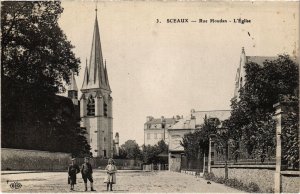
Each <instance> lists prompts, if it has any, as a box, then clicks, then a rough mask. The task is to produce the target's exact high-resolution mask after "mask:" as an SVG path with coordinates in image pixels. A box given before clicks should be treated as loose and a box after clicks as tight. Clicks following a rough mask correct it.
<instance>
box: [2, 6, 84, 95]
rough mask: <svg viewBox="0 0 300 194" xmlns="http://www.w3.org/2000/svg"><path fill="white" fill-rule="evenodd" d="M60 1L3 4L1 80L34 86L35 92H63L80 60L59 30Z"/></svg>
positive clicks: (76, 69) (61, 10)
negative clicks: (9, 79) (6, 78)
mask: <svg viewBox="0 0 300 194" xmlns="http://www.w3.org/2000/svg"><path fill="white" fill-rule="evenodd" d="M60 4H61V3H60V2H59V1H34V2H33V1H31V2H26V1H24V2H22V1H21V2H14V1H4V2H2V9H1V10H2V12H1V32H2V41H1V46H2V49H1V63H2V66H1V68H2V69H1V76H2V77H3V76H6V77H9V78H13V79H15V80H18V81H21V82H25V83H30V84H31V86H32V87H34V89H35V90H36V89H38V90H43V91H47V92H51V93H52V94H54V93H56V92H63V91H64V87H63V82H62V81H63V80H65V81H67V82H69V77H70V74H71V71H70V70H74V71H76V72H78V67H79V63H80V61H79V59H78V58H75V55H74V53H73V52H72V50H71V49H72V48H73V46H72V45H71V43H70V41H67V38H66V35H65V34H64V33H63V31H62V30H61V29H60V27H59V26H58V19H59V17H60V14H61V13H62V12H63V8H62V7H61V5H60Z"/></svg>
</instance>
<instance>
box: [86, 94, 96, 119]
mask: <svg viewBox="0 0 300 194" xmlns="http://www.w3.org/2000/svg"><path fill="white" fill-rule="evenodd" d="M87 115H88V116H95V100H94V99H93V97H92V96H90V97H89V99H88V103H87Z"/></svg>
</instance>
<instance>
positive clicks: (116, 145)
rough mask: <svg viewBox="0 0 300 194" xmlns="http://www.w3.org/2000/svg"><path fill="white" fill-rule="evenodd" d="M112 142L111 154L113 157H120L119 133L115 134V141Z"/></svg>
mask: <svg viewBox="0 0 300 194" xmlns="http://www.w3.org/2000/svg"><path fill="white" fill-rule="evenodd" d="M113 142H114V147H113V151H114V152H113V154H114V156H119V155H120V145H119V133H118V132H117V133H116V135H115V139H114V140H113Z"/></svg>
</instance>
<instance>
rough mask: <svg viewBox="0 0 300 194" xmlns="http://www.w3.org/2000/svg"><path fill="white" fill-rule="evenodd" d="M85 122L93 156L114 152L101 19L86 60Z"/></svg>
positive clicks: (82, 104)
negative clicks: (100, 27) (101, 39)
mask: <svg viewBox="0 0 300 194" xmlns="http://www.w3.org/2000/svg"><path fill="white" fill-rule="evenodd" d="M81 92H82V96H81V98H80V118H81V126H82V127H85V128H86V129H87V132H88V135H87V139H88V142H89V144H90V145H91V148H92V149H91V152H92V153H93V157H104V158H108V157H112V156H113V118H112V102H113V99H112V97H111V89H110V86H109V82H108V75H107V68H106V61H105V62H104V61H103V56H102V49H101V42H100V33H99V26H98V19H97V9H96V18H95V24H94V32H93V40H92V48H91V53H90V59H89V62H88V61H87V60H86V66H85V71H84V79H83V84H82V88H81Z"/></svg>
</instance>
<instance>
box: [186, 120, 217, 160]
mask: <svg viewBox="0 0 300 194" xmlns="http://www.w3.org/2000/svg"><path fill="white" fill-rule="evenodd" d="M219 124H220V121H219V119H217V118H210V119H208V118H207V117H206V116H205V118H204V123H203V124H202V125H201V126H200V128H198V129H196V131H195V132H193V133H188V134H185V135H184V137H183V138H182V141H181V142H180V144H181V145H182V146H183V147H184V152H185V154H186V156H187V158H188V159H199V158H200V157H203V156H204V154H206V156H207V155H208V151H209V136H210V135H211V134H215V133H216V128H217V126H218V125H219Z"/></svg>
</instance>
